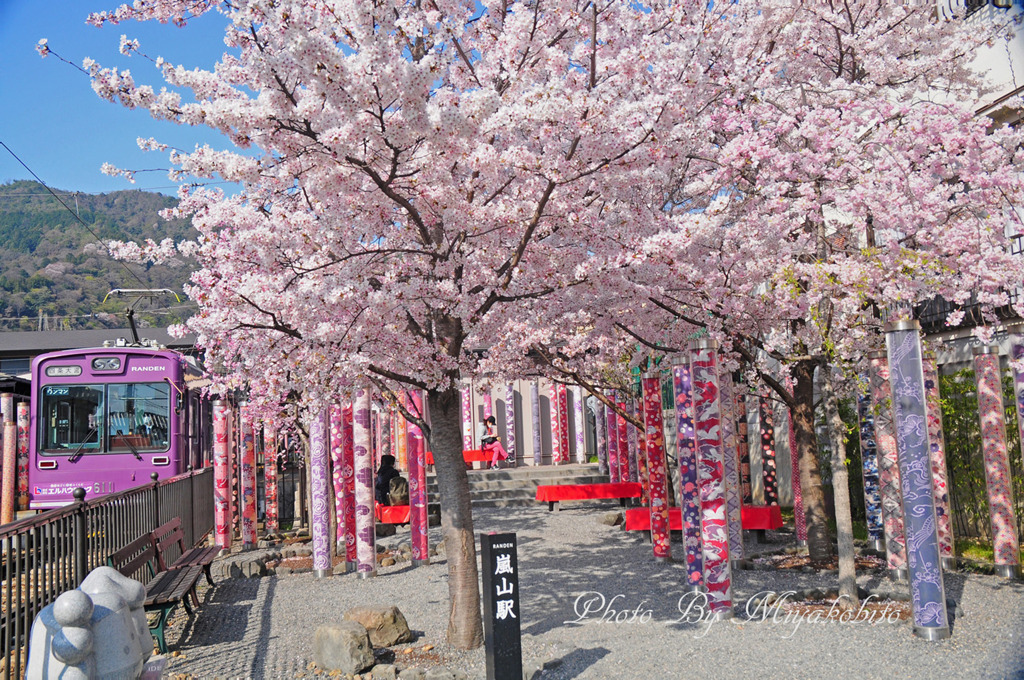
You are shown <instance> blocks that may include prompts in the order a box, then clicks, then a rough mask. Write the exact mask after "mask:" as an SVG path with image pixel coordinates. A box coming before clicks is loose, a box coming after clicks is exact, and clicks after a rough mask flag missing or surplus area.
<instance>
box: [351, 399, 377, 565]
mask: <svg viewBox="0 0 1024 680" xmlns="http://www.w3.org/2000/svg"><path fill="white" fill-rule="evenodd" d="M352 457H353V460H354V462H355V472H356V558H357V560H358V562H359V564H358V567H357V569H358V571H359V578H369V577H371V576H376V575H377V547H376V534H375V532H374V525H375V523H376V516H375V515H374V498H373V456H372V455H371V453H370V393H369V392H368V391H367V390H359V391H358V392H356V396H355V399H354V400H353V401H352Z"/></svg>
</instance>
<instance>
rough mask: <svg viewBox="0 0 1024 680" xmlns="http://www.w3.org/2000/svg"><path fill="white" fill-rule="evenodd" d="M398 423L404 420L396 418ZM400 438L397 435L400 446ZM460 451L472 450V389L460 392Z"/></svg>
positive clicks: (468, 388)
mask: <svg viewBox="0 0 1024 680" xmlns="http://www.w3.org/2000/svg"><path fill="white" fill-rule="evenodd" d="M397 420H398V422H399V423H401V422H402V421H403V420H404V419H402V418H398V419H397ZM401 441H402V436H401V433H399V437H398V442H399V446H401V445H402V444H401ZM462 450H463V451H472V450H473V393H472V388H470V387H467V388H465V389H463V390H462Z"/></svg>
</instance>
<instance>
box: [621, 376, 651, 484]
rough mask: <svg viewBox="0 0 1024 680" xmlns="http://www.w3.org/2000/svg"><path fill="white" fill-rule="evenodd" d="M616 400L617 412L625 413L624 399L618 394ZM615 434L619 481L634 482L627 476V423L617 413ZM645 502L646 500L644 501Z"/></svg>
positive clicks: (628, 451) (623, 417) (628, 452)
mask: <svg viewBox="0 0 1024 680" xmlns="http://www.w3.org/2000/svg"><path fill="white" fill-rule="evenodd" d="M617 398H618V399H619V400H620V401H618V402H617V405H618V407H619V412H621V413H625V412H626V402H625V401H624V397H623V396H622V395H621V394H619V395H617ZM615 434H616V435H617V436H618V438H619V479H620V480H621V481H623V482H633V481H637V480H634V479H633V478H632V477H631V476H630V474H629V454H630V450H629V423H628V422H627V421H626V418H625V416H621V415H619V414H618V413H616V414H615ZM644 501H645V502H646V499H644Z"/></svg>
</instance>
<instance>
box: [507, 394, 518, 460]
mask: <svg viewBox="0 0 1024 680" xmlns="http://www.w3.org/2000/svg"><path fill="white" fill-rule="evenodd" d="M505 451H506V453H508V458H506V459H505V462H506V464H507V465H508V466H509V467H515V466H516V388H515V385H513V384H512V383H509V384H507V385H506V386H505Z"/></svg>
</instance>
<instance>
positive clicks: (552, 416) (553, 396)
mask: <svg viewBox="0 0 1024 680" xmlns="http://www.w3.org/2000/svg"><path fill="white" fill-rule="evenodd" d="M548 419H549V420H550V421H551V464H552V465H558V464H559V463H561V462H562V451H561V447H562V436H561V434H559V432H558V423H559V420H560V419H559V417H558V385H557V384H555V383H551V384H550V385H549V386H548Z"/></svg>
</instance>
